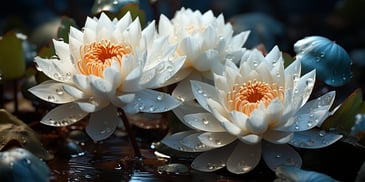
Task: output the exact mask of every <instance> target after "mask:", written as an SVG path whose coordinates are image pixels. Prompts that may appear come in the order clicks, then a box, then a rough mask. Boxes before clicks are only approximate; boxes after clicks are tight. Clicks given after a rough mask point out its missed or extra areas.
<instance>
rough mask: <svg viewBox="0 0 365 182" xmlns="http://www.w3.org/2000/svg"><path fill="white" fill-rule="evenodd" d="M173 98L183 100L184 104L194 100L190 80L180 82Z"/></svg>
mask: <svg viewBox="0 0 365 182" xmlns="http://www.w3.org/2000/svg"><path fill="white" fill-rule="evenodd" d="M171 95H172V96H174V97H176V98H177V99H179V100H181V101H182V102H188V101H192V100H194V95H193V92H192V90H191V84H190V79H184V80H182V81H181V82H179V83H178V84H177V85H176V87H175V89H174V90H173V91H172V93H171Z"/></svg>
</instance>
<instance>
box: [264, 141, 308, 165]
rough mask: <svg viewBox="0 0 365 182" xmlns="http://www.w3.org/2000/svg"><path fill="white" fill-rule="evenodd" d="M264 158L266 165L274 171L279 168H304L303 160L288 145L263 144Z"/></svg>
mask: <svg viewBox="0 0 365 182" xmlns="http://www.w3.org/2000/svg"><path fill="white" fill-rule="evenodd" d="M262 145H263V146H262V147H263V148H262V151H263V152H262V157H263V159H264V161H265V163H266V165H267V166H268V167H269V168H270V169H271V170H273V171H275V169H276V168H277V167H279V166H282V165H287V166H295V167H301V166H302V158H301V157H300V155H299V154H298V152H297V151H295V150H294V149H293V148H292V147H290V146H289V145H287V144H273V143H270V142H262Z"/></svg>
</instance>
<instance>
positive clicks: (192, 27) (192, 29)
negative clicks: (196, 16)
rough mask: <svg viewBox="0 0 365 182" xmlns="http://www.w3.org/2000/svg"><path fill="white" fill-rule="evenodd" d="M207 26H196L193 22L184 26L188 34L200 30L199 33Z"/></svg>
mask: <svg viewBox="0 0 365 182" xmlns="http://www.w3.org/2000/svg"><path fill="white" fill-rule="evenodd" d="M206 28H207V27H206V26H200V27H199V26H196V25H194V24H190V25H187V26H185V30H186V31H187V32H188V33H189V34H190V35H192V34H193V33H195V32H200V33H202V32H204V31H205V29H206Z"/></svg>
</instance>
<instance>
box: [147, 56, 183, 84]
mask: <svg viewBox="0 0 365 182" xmlns="http://www.w3.org/2000/svg"><path fill="white" fill-rule="evenodd" d="M184 62H185V57H178V58H176V59H174V60H172V61H171V60H166V61H163V62H161V63H160V64H159V65H157V66H156V67H155V68H154V69H156V71H157V74H158V76H156V77H154V79H152V80H150V81H149V84H147V85H146V87H148V88H160V87H162V86H166V85H167V84H166V83H165V82H166V81H169V82H168V84H172V83H175V82H176V81H178V79H176V80H175V81H172V80H170V78H171V77H173V76H174V75H175V74H176V73H177V72H178V71H179V70H180V68H181V67H182V66H183V65H184ZM171 81H172V82H171Z"/></svg>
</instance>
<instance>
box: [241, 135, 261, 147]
mask: <svg viewBox="0 0 365 182" xmlns="http://www.w3.org/2000/svg"><path fill="white" fill-rule="evenodd" d="M239 139H240V140H241V141H242V142H243V143H246V144H249V145H252V144H256V143H259V142H260V141H261V136H259V135H256V134H249V135H245V136H242V137H239Z"/></svg>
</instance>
